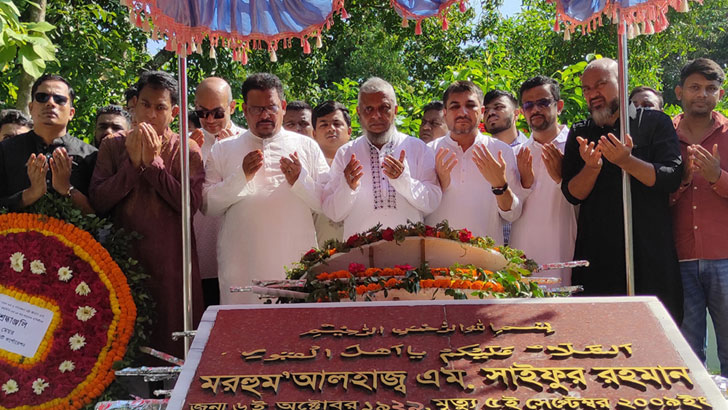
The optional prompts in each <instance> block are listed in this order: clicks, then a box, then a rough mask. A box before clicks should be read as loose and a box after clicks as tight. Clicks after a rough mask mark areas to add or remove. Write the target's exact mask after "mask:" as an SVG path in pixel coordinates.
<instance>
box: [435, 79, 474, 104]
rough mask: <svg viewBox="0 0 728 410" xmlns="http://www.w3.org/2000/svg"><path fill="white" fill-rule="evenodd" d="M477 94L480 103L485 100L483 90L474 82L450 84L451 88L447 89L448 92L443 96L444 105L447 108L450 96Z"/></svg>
mask: <svg viewBox="0 0 728 410" xmlns="http://www.w3.org/2000/svg"><path fill="white" fill-rule="evenodd" d="M465 92H470V93H475V96H476V98H477V99H478V101H482V100H483V90H482V89H481V88H480V87H478V86H477V85H476V84H475V83H474V82H472V81H455V82H454V83H452V84H450V86H448V87H447V90H445V93H444V94H443V95H442V103H443V104H444V105H445V106H447V100H448V99H450V95H451V94H453V93H465Z"/></svg>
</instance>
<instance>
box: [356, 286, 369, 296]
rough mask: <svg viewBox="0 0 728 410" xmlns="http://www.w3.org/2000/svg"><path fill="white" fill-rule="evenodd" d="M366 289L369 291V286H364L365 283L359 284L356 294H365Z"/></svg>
mask: <svg viewBox="0 0 728 410" xmlns="http://www.w3.org/2000/svg"><path fill="white" fill-rule="evenodd" d="M366 291H367V287H366V286H364V285H359V286H357V287H356V294H357V295H363V294H365V293H366Z"/></svg>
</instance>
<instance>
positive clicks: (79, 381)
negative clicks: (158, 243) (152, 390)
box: [0, 213, 136, 410]
mask: <svg viewBox="0 0 728 410" xmlns="http://www.w3.org/2000/svg"><path fill="white" fill-rule="evenodd" d="M0 238H1V240H0V293H3V294H6V295H10V296H11V297H14V298H16V299H18V300H22V301H25V302H27V303H32V304H34V305H36V306H40V307H43V308H46V309H49V310H51V311H53V312H54V316H53V320H52V323H51V327H50V328H49V331H47V332H46V336H45V338H44V340H43V341H42V343H41V347H40V348H39V349H38V351H37V353H36V355H35V356H34V357H32V358H23V357H20V356H19V355H14V354H12V353H10V352H6V351H4V350H0V385H2V386H3V390H2V391H0V403H2V405H0V409H8V410H20V409H22V410H36V409H37V410H41V409H48V410H61V409H69V410H72V409H79V408H81V407H83V406H85V405H86V404H88V403H90V402H91V401H92V400H93V399H95V398H96V397H98V396H99V395H101V393H102V392H103V391H104V389H106V387H107V386H109V384H110V383H111V382H112V380H113V378H114V371H113V369H112V365H113V364H114V362H116V361H118V360H121V359H122V357H123V356H124V354H125V352H126V347H127V343H128V342H129V339H130V337H131V335H132V332H133V330H134V323H135V319H136V306H135V305H134V302H133V299H132V295H131V292H130V289H129V286H128V284H127V279H126V276H125V275H124V274H123V273H122V271H121V269H119V266H118V265H117V264H116V263H115V262H114V261H113V260H112V258H111V256H110V255H109V253H108V252H107V251H106V249H104V247H103V246H101V244H99V243H98V242H97V241H96V240H94V238H93V237H92V236H91V235H90V234H89V233H88V232H86V231H83V230H81V229H78V228H77V227H76V226H74V225H71V224H69V223H66V222H64V221H61V220H59V219H55V218H51V217H47V216H43V215H37V214H13V213H11V214H5V215H0ZM18 252H19V253H21V254H23V255H24V258H23V260H20V258H19V257H18V256H17V255H15V254H16V253H18ZM11 258H12V259H11ZM31 263H32V264H33V266H31ZM18 267H22V269H20V271H18V270H17V268H18ZM59 272H60V273H59ZM69 275H70V277H69ZM82 283H83V284H84V286H81V284H82ZM79 287H80V288H82V289H84V292H78V291H77V289H78V288H79ZM51 295H52V296H51ZM53 298H56V299H53ZM77 313H78V317H77ZM99 329H105V330H106V331H105V332H99ZM76 335H78V336H79V337H80V338H83V344H81V343H80V340H81V339H80V338H76V339H73V338H74V337H76ZM72 339H73V340H74V341H75V343H76V344H75V345H74V347H77V349H76V350H72V349H71V345H70V343H69V341H70V340H72ZM9 392H12V393H9Z"/></svg>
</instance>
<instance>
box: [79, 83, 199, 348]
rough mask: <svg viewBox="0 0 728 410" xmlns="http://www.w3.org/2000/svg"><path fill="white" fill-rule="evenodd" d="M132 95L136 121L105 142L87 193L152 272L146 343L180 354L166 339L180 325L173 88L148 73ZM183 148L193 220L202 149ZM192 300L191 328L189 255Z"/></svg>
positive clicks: (195, 282)
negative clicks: (129, 235) (132, 235)
mask: <svg viewBox="0 0 728 410" xmlns="http://www.w3.org/2000/svg"><path fill="white" fill-rule="evenodd" d="M137 90H138V93H139V94H138V97H137V102H136V106H135V107H134V113H135V118H136V120H137V124H136V125H135V126H134V128H132V129H131V130H130V131H129V132H127V133H125V134H123V135H117V136H113V137H107V138H105V139H104V140H103V141H102V143H101V146H100V147H99V154H98V159H97V161H96V168H95V169H94V173H93V177H92V179H91V187H90V189H89V191H90V197H91V204H92V205H93V207H94V208H95V209H96V211H97V212H98V213H99V214H101V215H105V214H111V217H112V218H113V221H114V223H115V224H116V225H117V226H120V227H123V228H124V229H127V230H129V231H135V232H138V233H140V234H141V235H142V236H143V238H142V239H141V240H139V241H135V242H134V247H133V256H134V257H136V258H137V259H138V260H139V262H140V263H141V264H142V266H143V267H144V269H145V270H146V272H147V273H149V274H150V275H151V278H150V279H149V280H148V281H147V284H146V285H147V287H148V289H149V291H150V293H151V296H152V297H153V299H154V302H155V303H156V312H157V320H156V324H155V326H154V328H153V329H152V334H151V337H150V345H151V347H153V348H155V349H158V350H161V351H163V352H166V353H170V354H173V355H175V356H177V357H182V356H183V353H184V352H183V344H182V342H181V341H177V342H173V341H172V338H171V333H172V332H174V331H181V330H183V328H184V323H183V297H182V281H183V279H182V275H183V274H182V217H181V202H182V201H181V184H180V176H181V170H180V164H179V155H180V140H179V136H178V135H177V134H175V133H174V132H172V130H171V129H170V128H169V124H170V123H171V122H172V120H173V119H174V117H176V116H177V114H178V113H179V107H178V106H177V96H178V85H177V81H176V80H175V78H174V77H172V76H171V75H170V74H168V73H164V72H159V71H156V72H147V73H144V74H142V75H141V77H140V78H139V82H138V83H137ZM189 144H190V148H189V149H190V156H189V160H190V198H191V213H190V215H193V214H194V213H195V211H197V209H198V208H199V207H200V204H201V202H202V182H203V181H204V179H205V171H204V167H203V165H202V156H201V154H200V148H199V147H198V145H197V144H196V143H195V142H194V141H191V140H190V142H189ZM193 246H194V241H193ZM192 295H193V305H192V306H193V318H194V325H195V326H196V325H197V323H198V322H199V319H200V316H201V313H202V308H203V305H202V293H201V282H200V275H199V268H198V265H197V254H196V252H195V251H194V250H193V252H192ZM139 313H140V314H144V312H139Z"/></svg>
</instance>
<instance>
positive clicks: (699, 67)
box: [680, 57, 725, 85]
mask: <svg viewBox="0 0 728 410" xmlns="http://www.w3.org/2000/svg"><path fill="white" fill-rule="evenodd" d="M695 73H698V74H700V75H702V76H703V77H705V78H707V79H708V80H709V81H717V82H718V83H720V84H721V85H722V84H723V81H725V72H724V71H723V69H722V68H720V65H718V63H716V62H715V61H713V60H711V59H709V58H702V57H701V58H696V59H695V60H693V61H691V62H689V63H687V64H685V66H683V68H682V69H681V70H680V85H683V84H685V79H687V78H688V77H690V76H691V75H693V74H695Z"/></svg>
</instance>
